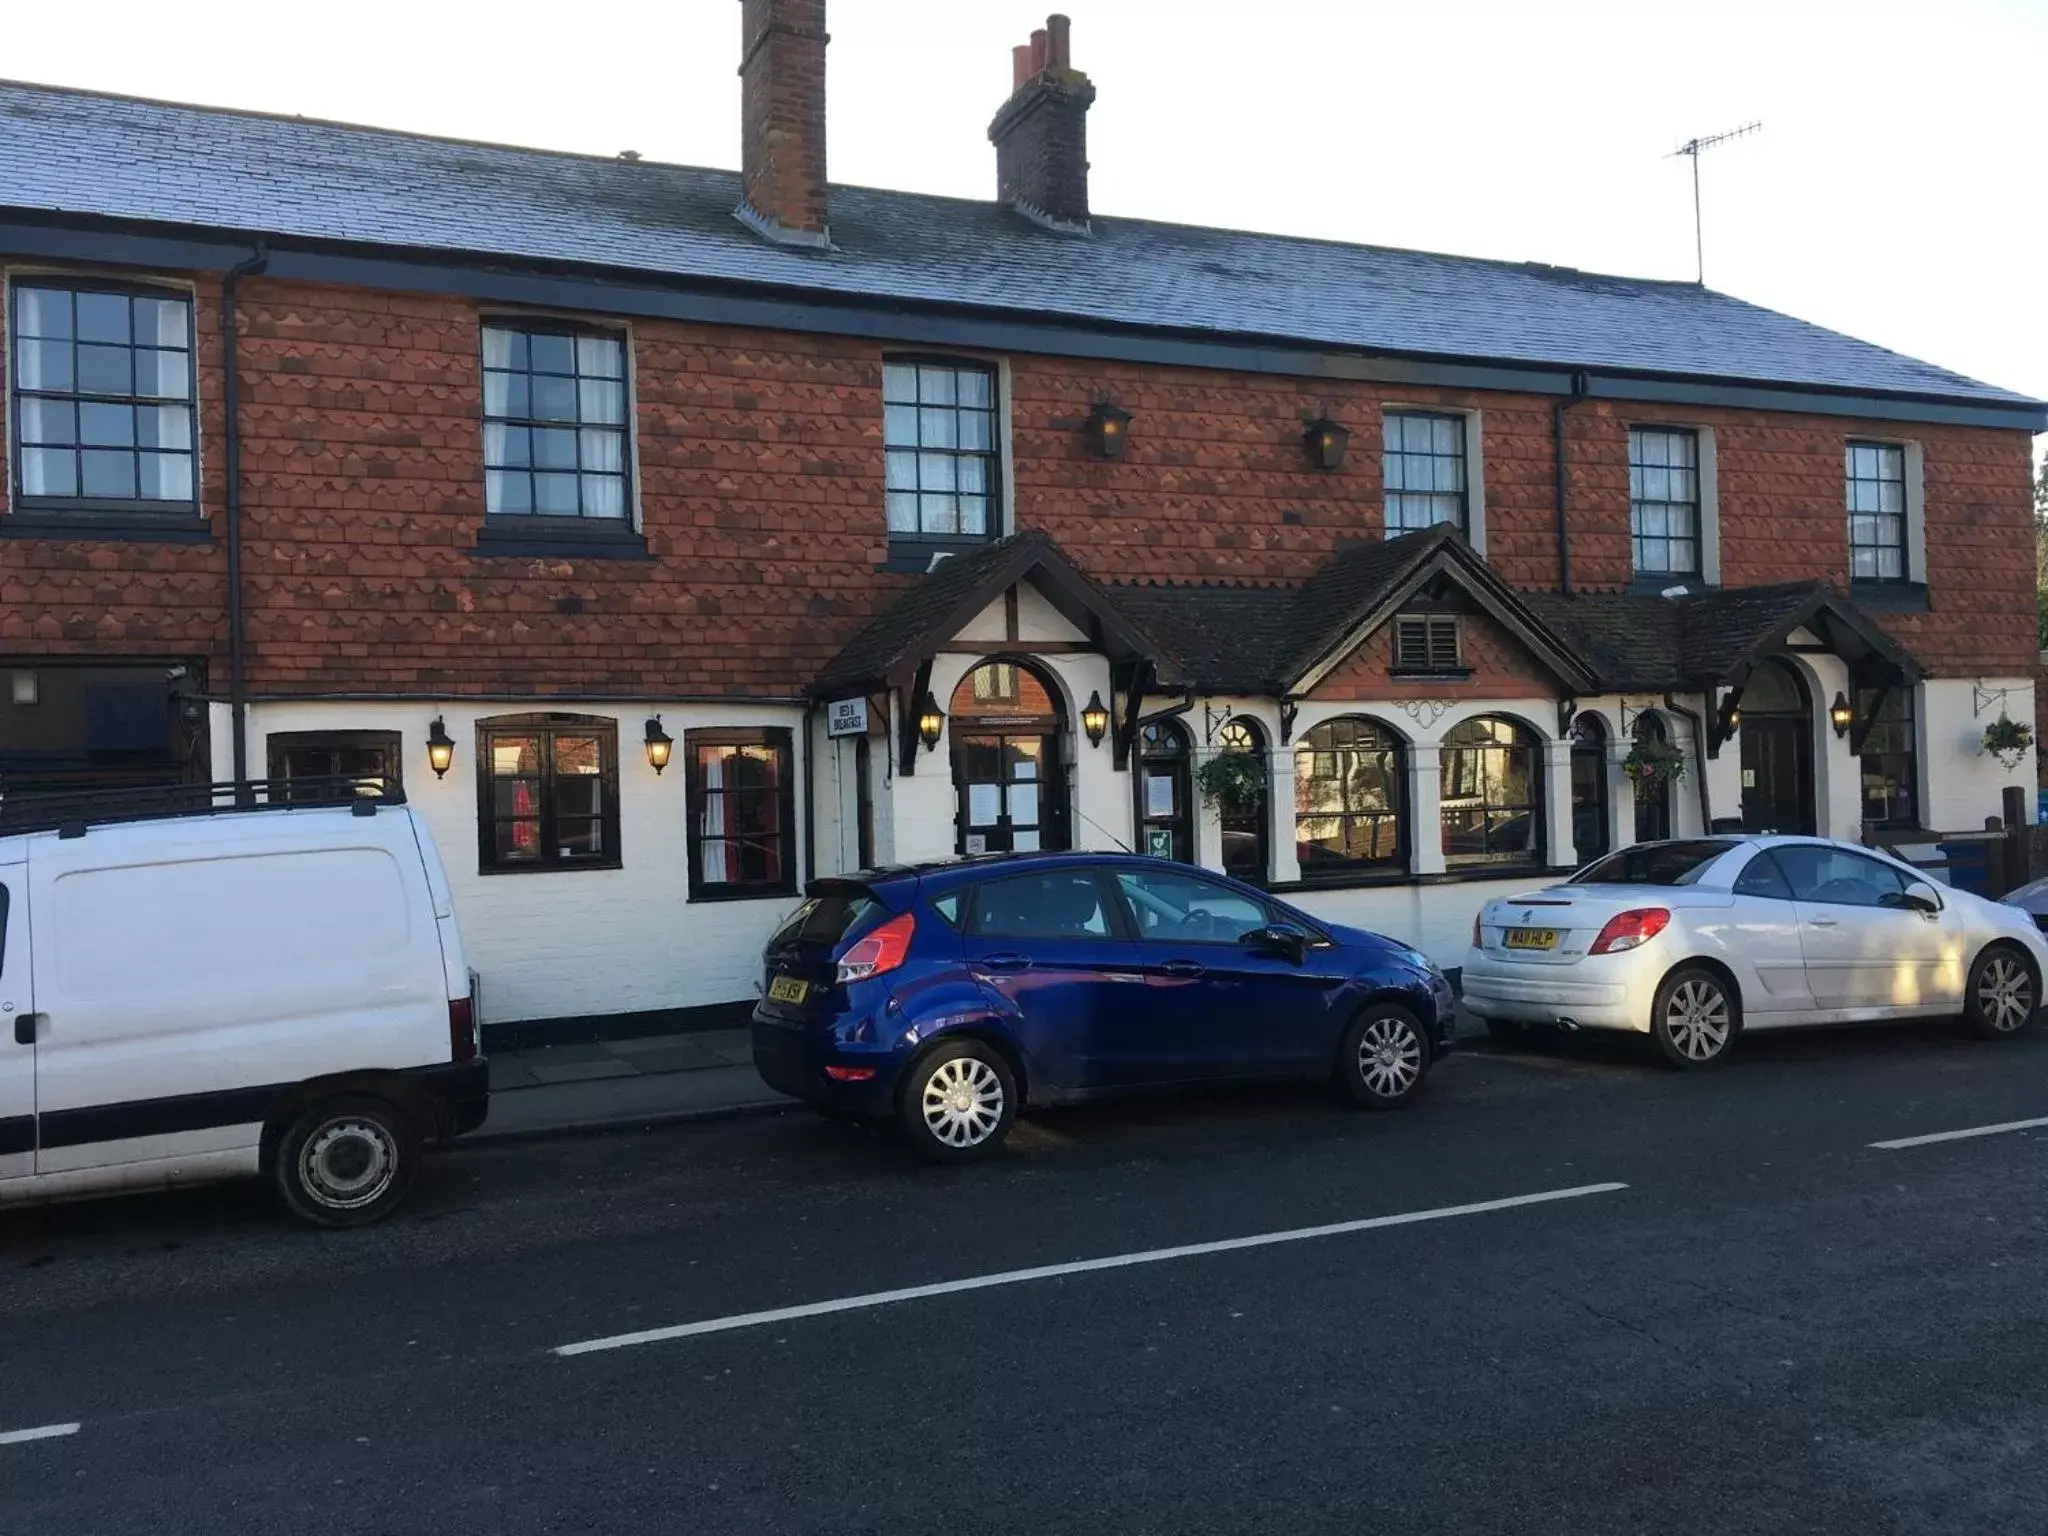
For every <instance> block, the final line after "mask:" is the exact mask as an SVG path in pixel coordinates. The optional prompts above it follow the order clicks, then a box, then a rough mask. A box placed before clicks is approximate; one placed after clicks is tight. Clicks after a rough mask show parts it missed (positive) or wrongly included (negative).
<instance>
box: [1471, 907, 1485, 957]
mask: <svg viewBox="0 0 2048 1536" xmlns="http://www.w3.org/2000/svg"><path fill="white" fill-rule="evenodd" d="M1472 947H1473V948H1474V949H1484V948H1485V947H1486V935H1485V934H1484V933H1481V932H1480V931H1479V914H1478V913H1477V912H1474V913H1473V914H1472Z"/></svg>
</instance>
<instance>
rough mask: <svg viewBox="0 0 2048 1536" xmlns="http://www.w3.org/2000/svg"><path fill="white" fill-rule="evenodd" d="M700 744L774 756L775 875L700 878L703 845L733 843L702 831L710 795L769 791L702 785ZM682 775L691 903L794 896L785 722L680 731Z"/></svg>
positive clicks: (789, 736)
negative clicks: (752, 749) (763, 750)
mask: <svg viewBox="0 0 2048 1536" xmlns="http://www.w3.org/2000/svg"><path fill="white" fill-rule="evenodd" d="M702 747H765V748H767V749H768V750H769V751H771V752H773V753H775V754H776V765H775V785H774V789H773V791H772V793H773V795H774V805H775V817H776V820H775V827H774V830H773V831H772V832H771V833H769V834H768V835H769V836H771V837H773V838H774V839H775V844H776V851H777V855H778V857H777V859H776V864H777V868H778V871H779V872H778V873H777V874H776V876H775V877H774V878H773V879H763V880H745V879H741V880H709V879H706V878H705V876H704V870H703V863H704V860H703V852H704V844H705V843H706V842H710V841H717V842H732V841H739V840H740V839H737V838H734V837H733V836H732V835H731V834H730V833H721V834H720V835H719V836H718V837H717V838H715V839H713V838H707V837H706V836H705V835H704V832H703V830H702V829H703V824H704V809H705V803H706V801H707V799H708V798H709V797H710V796H711V795H712V794H714V793H715V794H718V795H720V796H722V797H730V796H732V795H735V794H741V793H753V794H765V793H768V791H759V790H755V791H746V790H740V789H738V788H736V787H734V786H731V785H722V786H720V788H719V789H717V790H715V791H714V790H710V789H708V788H706V786H705V783H704V771H703V768H702V766H701V765H700V764H699V763H698V761H697V752H698V749H699V748H702ZM683 775H684V786H683V789H684V793H683V802H684V816H685V818H686V820H685V823H684V840H685V844H686V852H685V856H686V859H687V861H688V865H689V870H688V874H689V883H690V900H692V901H755V900H765V899H770V898H774V897H781V896H794V895H795V894H796V889H797V859H798V857H799V856H800V854H801V852H802V850H801V849H800V848H799V847H798V846H797V824H796V737H795V733H794V732H793V731H791V730H790V728H789V727H788V726H783V725H772V726H719V727H706V728H703V729H699V730H686V731H684V732H683Z"/></svg>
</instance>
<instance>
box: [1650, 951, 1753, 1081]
mask: <svg viewBox="0 0 2048 1536" xmlns="http://www.w3.org/2000/svg"><path fill="white" fill-rule="evenodd" d="M1741 1027H1742V1005H1741V1003H1740V1002H1739V1001H1738V999H1737V997H1736V994H1735V989H1734V988H1733V987H1731V986H1729V984H1728V983H1727V981H1726V980H1725V979H1723V978H1722V977H1721V976H1719V975H1717V974H1716V973H1715V972H1713V971H1710V970H1707V969H1706V968H1705V967H1703V966H1696V965H1689V966H1680V967H1679V968H1678V969H1677V970H1675V971H1673V972H1672V973H1671V974H1670V975H1669V976H1666V977H1665V978H1664V984H1663V985H1662V986H1660V987H1659V988H1657V999H1656V1001H1655V1002H1653V1003H1652V1004H1651V1005H1650V1036H1651V1038H1652V1039H1654V1040H1655V1041H1656V1042H1657V1049H1658V1050H1659V1051H1660V1052H1662V1053H1663V1056H1664V1059H1665V1061H1667V1062H1669V1063H1670V1064H1671V1065H1672V1066H1674V1067H1678V1068H1680V1069H1682V1070H1686V1071H1691V1070H1693V1069H1695V1068H1699V1067H1711V1066H1713V1065H1714V1064H1715V1063H1716V1062H1719V1061H1720V1060H1722V1059H1723V1058H1724V1057H1726V1056H1727V1054H1728V1047H1729V1046H1730V1045H1731V1044H1733V1043H1734V1040H1735V1035H1736V1031H1737V1030H1739V1029H1740V1028H1741Z"/></svg>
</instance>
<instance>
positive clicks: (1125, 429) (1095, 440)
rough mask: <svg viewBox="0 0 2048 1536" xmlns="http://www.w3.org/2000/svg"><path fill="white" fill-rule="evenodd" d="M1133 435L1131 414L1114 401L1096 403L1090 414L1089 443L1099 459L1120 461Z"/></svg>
mask: <svg viewBox="0 0 2048 1536" xmlns="http://www.w3.org/2000/svg"><path fill="white" fill-rule="evenodd" d="M1130 435H1131V413H1130V412H1129V411H1127V410H1125V409H1124V408H1123V407H1122V406H1120V405H1118V404H1117V403H1116V402H1115V401H1113V400H1101V401H1097V402H1096V406H1095V409H1094V410H1092V411H1090V412H1089V413H1088V441H1089V443H1090V445H1091V446H1093V448H1094V449H1095V457H1097V458H1098V459H1120V458H1122V457H1123V456H1124V443H1125V442H1126V441H1127V440H1128V439H1129V438H1130Z"/></svg>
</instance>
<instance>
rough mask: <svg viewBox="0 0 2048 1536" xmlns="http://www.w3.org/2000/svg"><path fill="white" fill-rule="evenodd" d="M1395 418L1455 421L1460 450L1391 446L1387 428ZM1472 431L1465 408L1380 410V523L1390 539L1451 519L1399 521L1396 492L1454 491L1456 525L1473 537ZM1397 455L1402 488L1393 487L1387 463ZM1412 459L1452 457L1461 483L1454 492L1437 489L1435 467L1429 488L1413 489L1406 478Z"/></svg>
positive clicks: (1431, 461)
mask: <svg viewBox="0 0 2048 1536" xmlns="http://www.w3.org/2000/svg"><path fill="white" fill-rule="evenodd" d="M1396 421H1401V422H1408V421H1428V422H1449V423H1452V424H1453V425H1454V426H1455V427H1456V428H1457V437H1458V446H1457V452H1456V453H1455V454H1448V453H1439V452H1438V451H1437V450H1436V448H1435V446H1434V445H1432V446H1431V447H1430V448H1429V449H1428V450H1427V451H1422V452H1417V451H1413V450H1410V449H1408V448H1407V447H1405V446H1404V447H1402V448H1400V449H1389V448H1388V447H1387V429H1388V427H1389V425H1390V424H1392V423H1393V422H1396ZM1471 434H1472V421H1471V418H1470V417H1469V416H1467V415H1466V414H1465V413H1464V412H1462V411H1424V410H1408V409H1405V408H1397V409H1391V410H1383V411H1381V413H1380V526H1381V528H1382V530H1383V531H1384V532H1385V534H1386V536H1387V537H1388V538H1390V539H1391V538H1396V537H1398V536H1399V535H1401V534H1404V533H1416V532H1419V531H1420V530H1422V529H1424V528H1433V527H1435V526H1436V525H1437V524H1438V523H1441V522H1445V521H1448V520H1447V519H1445V518H1441V517H1436V518H1431V519H1430V520H1429V521H1428V522H1425V523H1415V522H1410V521H1408V520H1407V519H1406V518H1403V519H1401V520H1400V521H1398V522H1397V521H1396V520H1395V517H1394V511H1395V504H1394V498H1395V497H1397V496H1401V497H1408V496H1415V497H1425V496H1426V497H1435V496H1445V495H1451V494H1455V495H1456V496H1457V498H1458V515H1457V517H1456V519H1455V520H1454V521H1455V523H1456V526H1457V529H1458V532H1459V533H1461V534H1464V535H1465V536H1466V537H1467V538H1469V537H1471V534H1472V437H1471ZM1432 435H1434V434H1432ZM1397 457H1398V458H1399V459H1401V460H1402V461H1403V464H1402V470H1401V475H1400V478H1401V481H1402V484H1401V486H1400V487H1399V488H1395V487H1394V486H1393V485H1392V484H1391V481H1392V479H1393V478H1394V477H1393V476H1391V475H1390V474H1389V473H1388V463H1389V461H1390V460H1391V459H1393V458H1397ZM1409 459H1417V460H1421V461H1424V462H1426V463H1429V464H1431V465H1434V464H1436V463H1437V462H1438V461H1440V460H1446V461H1453V460H1454V461H1455V462H1456V464H1457V466H1458V476H1457V478H1458V484H1457V488H1456V491H1455V493H1453V492H1449V491H1441V490H1438V489H1436V488H1435V472H1434V470H1432V472H1431V477H1430V478H1431V488H1430V489H1429V490H1426V491H1424V490H1416V489H1412V488H1410V487H1409V486H1408V484H1407V480H1408V478H1409V477H1408V470H1407V463H1406V461H1407V460H1409Z"/></svg>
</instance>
